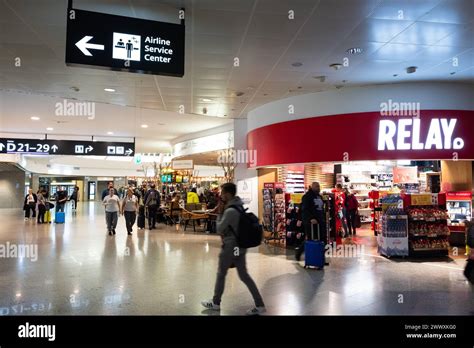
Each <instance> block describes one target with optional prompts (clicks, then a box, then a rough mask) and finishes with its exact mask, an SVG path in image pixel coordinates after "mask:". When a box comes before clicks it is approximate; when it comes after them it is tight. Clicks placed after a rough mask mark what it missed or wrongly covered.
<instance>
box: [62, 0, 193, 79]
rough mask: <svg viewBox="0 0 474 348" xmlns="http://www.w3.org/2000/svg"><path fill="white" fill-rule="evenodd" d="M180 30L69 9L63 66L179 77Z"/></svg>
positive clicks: (181, 68)
mask: <svg viewBox="0 0 474 348" xmlns="http://www.w3.org/2000/svg"><path fill="white" fill-rule="evenodd" d="M176 12H177V13H178V11H176ZM184 28H185V27H184V25H182V24H174V23H164V22H157V21H150V20H145V19H138V18H131V17H123V16H116V15H110V14H105V13H98V12H91V11H84V10H78V9H72V8H70V9H68V12H67V38H66V64H67V65H69V66H83V67H91V66H92V67H96V68H101V69H108V70H120V71H127V72H133V73H142V74H153V75H166V76H176V77H183V75H184V52H185V46H184V36H185V35H184Z"/></svg>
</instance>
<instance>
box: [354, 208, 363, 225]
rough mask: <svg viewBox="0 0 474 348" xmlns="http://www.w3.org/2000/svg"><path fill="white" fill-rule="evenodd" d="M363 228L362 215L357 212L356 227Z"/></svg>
mask: <svg viewBox="0 0 474 348" xmlns="http://www.w3.org/2000/svg"><path fill="white" fill-rule="evenodd" d="M361 226H362V221H361V220H360V215H359V212H358V211H357V212H356V215H355V227H356V228H360V227H361Z"/></svg>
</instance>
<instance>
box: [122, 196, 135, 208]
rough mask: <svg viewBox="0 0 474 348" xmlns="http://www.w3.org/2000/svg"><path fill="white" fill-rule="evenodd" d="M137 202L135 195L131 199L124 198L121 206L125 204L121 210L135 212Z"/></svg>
mask: <svg viewBox="0 0 474 348" xmlns="http://www.w3.org/2000/svg"><path fill="white" fill-rule="evenodd" d="M137 201H138V198H137V196H135V195H132V197H128V196H125V198H124V199H123V201H122V204H125V206H124V208H123V209H124V210H125V211H136V210H137V205H136V204H137Z"/></svg>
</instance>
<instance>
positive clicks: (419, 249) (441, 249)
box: [411, 248, 448, 251]
mask: <svg viewBox="0 0 474 348" xmlns="http://www.w3.org/2000/svg"><path fill="white" fill-rule="evenodd" d="M411 250H412V251H448V248H416V249H415V248H411Z"/></svg>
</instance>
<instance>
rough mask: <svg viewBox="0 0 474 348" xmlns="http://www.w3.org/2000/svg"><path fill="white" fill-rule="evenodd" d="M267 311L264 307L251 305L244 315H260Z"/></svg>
mask: <svg viewBox="0 0 474 348" xmlns="http://www.w3.org/2000/svg"><path fill="white" fill-rule="evenodd" d="M266 311H267V309H266V308H265V307H253V308H251V309H249V310H248V311H247V312H246V313H245V314H246V315H260V314H263V313H265V312H266Z"/></svg>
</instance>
